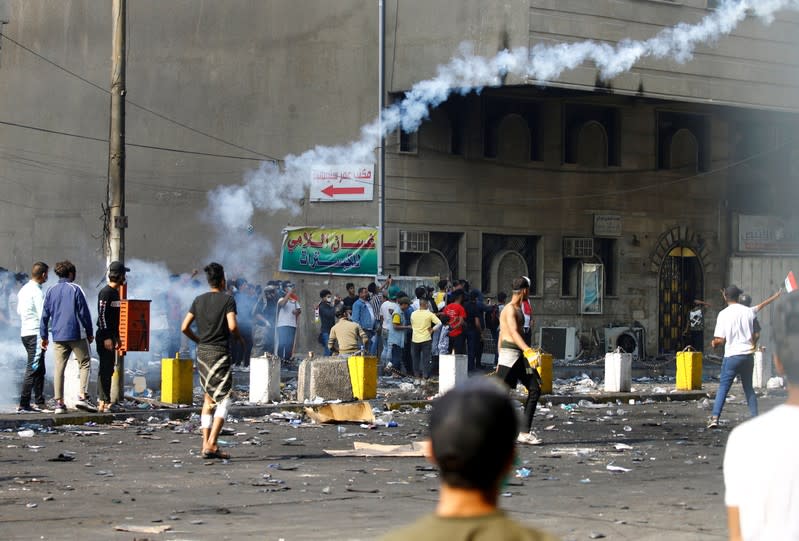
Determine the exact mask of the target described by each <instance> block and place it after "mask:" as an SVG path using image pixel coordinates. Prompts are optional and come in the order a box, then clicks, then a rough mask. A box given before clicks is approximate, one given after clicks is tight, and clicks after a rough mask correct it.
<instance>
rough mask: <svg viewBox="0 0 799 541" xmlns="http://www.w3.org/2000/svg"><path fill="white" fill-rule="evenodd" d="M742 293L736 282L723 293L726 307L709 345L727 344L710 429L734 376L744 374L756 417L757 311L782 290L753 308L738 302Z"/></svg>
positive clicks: (742, 375) (714, 426)
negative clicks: (754, 382) (754, 381)
mask: <svg viewBox="0 0 799 541" xmlns="http://www.w3.org/2000/svg"><path fill="white" fill-rule="evenodd" d="M741 293H743V291H741V290H740V289H739V288H738V286H734V285H731V286H728V287H726V288H725V289H724V291H723V292H722V294H723V295H724V301H725V302H726V303H727V307H726V308H725V309H724V310H722V311H721V312H719V315H718V317H717V318H716V330H715V331H713V340H712V341H711V342H710V344H711V345H712V346H713V347H714V348H717V347H719V346H724V360H723V361H722V364H721V374H720V375H719V389H718V391H717V392H716V401H715V402H714V404H713V414H712V416H711V417H710V422H709V423H708V425H707V427H708V428H718V426H719V416H720V415H721V410H722V408H724V402H725V401H726V400H727V393H728V392H730V387H731V386H732V382H733V381H734V380H735V376H740V377H741V385H742V386H743V388H744V394H745V395H746V403H747V405H748V406H749V413H751V414H752V417H755V416H757V395H756V394H755V390H754V388H753V387H752V370H753V369H754V366H755V358H754V353H755V343H754V340H753V338H752V337H753V334H754V321H755V314H757V313H758V312H759V311H760V310H761V309H762V308H763V307H765V306H766V305H768V304H770V303H772V302H774V301H775V300H776V299H777V297H779V296H780V292H779V291H778V292H777V293H775V294H774V295H772V296H771V297H769V298H768V299H766V300H765V301H763V302H761V303H760V304H758V305H757V306H755V307H754V308H749V307H748V306H744V305H743V304H740V303H739V302H738V299H739V297H740V296H741Z"/></svg>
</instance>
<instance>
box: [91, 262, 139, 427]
mask: <svg viewBox="0 0 799 541" xmlns="http://www.w3.org/2000/svg"><path fill="white" fill-rule="evenodd" d="M128 271H130V269H129V268H127V267H126V266H125V265H123V264H122V263H121V262H120V261H112V262H111V264H110V265H109V266H108V282H107V283H106V285H105V287H104V288H103V289H101V290H100V293H98V295H97V334H96V336H95V338H96V341H95V343H94V344H95V347H96V348H97V356H98V357H99V358H100V365H99V369H98V373H97V400H98V401H99V403H98V404H97V411H99V412H105V411H119V410H121V408H120V407H119V405H118V404H112V403H111V377H112V376H113V375H114V365H115V364H116V357H117V356H116V351H117V349H118V348H119V286H121V285H122V284H124V283H125V273H127V272H128Z"/></svg>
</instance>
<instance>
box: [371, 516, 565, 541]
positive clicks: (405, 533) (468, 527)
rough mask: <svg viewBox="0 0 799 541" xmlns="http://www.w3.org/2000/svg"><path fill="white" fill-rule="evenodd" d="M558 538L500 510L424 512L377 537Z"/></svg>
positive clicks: (442, 540) (388, 540)
mask: <svg viewBox="0 0 799 541" xmlns="http://www.w3.org/2000/svg"><path fill="white" fill-rule="evenodd" d="M409 539H411V540H413V539H424V540H425V541H467V540H468V541H495V540H497V539H513V540H515V541H557V538H556V537H554V536H552V535H550V534H548V533H546V532H542V531H540V530H536V529H534V528H530V527H529V526H525V525H524V524H521V523H519V522H516V521H515V520H512V519H510V518H509V517H507V516H506V515H505V513H503V512H502V511H497V512H496V513H491V514H488V515H483V516H480V517H439V516H436V515H427V516H424V517H422V518H420V519H419V520H417V521H416V522H414V523H413V524H411V525H410V526H406V527H405V528H400V529H399V530H396V531H393V532H391V533H389V534H387V535H385V536H383V537H381V538H380V541H408V540H409Z"/></svg>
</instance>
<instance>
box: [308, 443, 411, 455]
mask: <svg viewBox="0 0 799 541" xmlns="http://www.w3.org/2000/svg"><path fill="white" fill-rule="evenodd" d="M353 443H354V449H323V451H324V452H325V453H327V454H329V455H332V456H394V457H402V456H424V444H423V443H422V442H418V441H415V442H412V443H409V444H404V445H381V444H377V443H366V442H362V441H356V442H353Z"/></svg>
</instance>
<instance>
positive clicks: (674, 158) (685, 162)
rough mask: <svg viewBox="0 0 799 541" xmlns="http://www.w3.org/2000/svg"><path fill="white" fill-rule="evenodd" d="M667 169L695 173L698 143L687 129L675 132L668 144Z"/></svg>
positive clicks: (697, 161)
mask: <svg viewBox="0 0 799 541" xmlns="http://www.w3.org/2000/svg"><path fill="white" fill-rule="evenodd" d="M669 165H670V167H669V169H682V170H685V171H691V172H696V171H697V170H698V169H699V143H698V141H697V140H696V136H695V135H694V134H693V132H691V130H689V129H687V128H681V129H679V130H677V131H676V132H675V133H674V135H672V136H671V142H670V143H669Z"/></svg>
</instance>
